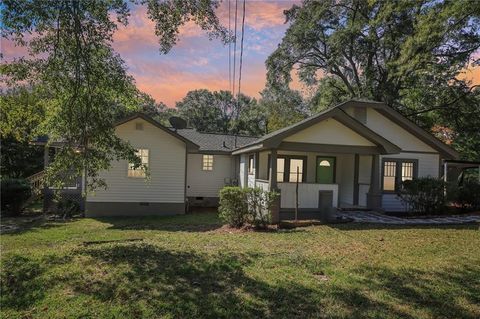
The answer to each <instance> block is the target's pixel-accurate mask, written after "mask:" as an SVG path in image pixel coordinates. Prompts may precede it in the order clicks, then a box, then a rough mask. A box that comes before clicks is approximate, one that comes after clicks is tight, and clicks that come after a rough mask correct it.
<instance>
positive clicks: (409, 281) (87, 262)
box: [0, 214, 480, 318]
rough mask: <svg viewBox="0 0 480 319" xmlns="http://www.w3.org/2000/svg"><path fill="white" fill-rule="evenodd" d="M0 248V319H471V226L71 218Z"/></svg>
mask: <svg viewBox="0 0 480 319" xmlns="http://www.w3.org/2000/svg"><path fill="white" fill-rule="evenodd" d="M127 239H143V240H141V241H131V242H129V241H126V240H127ZM97 240H119V241H118V242H114V243H98V244H90V245H85V244H84V242H86V241H97ZM121 240H123V241H121ZM1 249H2V256H1V261H2V264H1V288H2V291H1V292H2V293H1V313H0V315H1V317H2V318H64V317H65V318H159V317H164V318H202V317H208V318H222V317H224V318H241V317H243V318H246V317H248V318H251V317H270V318H282V317H283V318H295V317H298V318H312V317H314V318H479V317H480V232H479V227H478V225H463V226H436V227H432V226H429V227H382V226H375V225H356V224H343V225H332V226H313V227H308V228H303V229H297V230H292V231H283V232H228V231H226V230H225V229H220V224H219V221H218V220H217V219H216V217H215V215H213V214H197V215H186V216H179V217H171V218H143V219H142V218H131V219H128V218H122V219H97V220H96V219H79V220H75V221H70V222H64V223H62V222H56V223H55V222H50V223H42V222H36V223H33V224H30V225H23V226H22V228H21V229H20V230H18V231H17V232H16V233H11V234H3V235H2V236H1Z"/></svg>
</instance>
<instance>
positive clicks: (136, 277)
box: [74, 244, 321, 318]
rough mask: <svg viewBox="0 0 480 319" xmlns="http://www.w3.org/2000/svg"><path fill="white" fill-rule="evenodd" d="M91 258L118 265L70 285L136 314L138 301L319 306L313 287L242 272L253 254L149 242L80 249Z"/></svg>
mask: <svg viewBox="0 0 480 319" xmlns="http://www.w3.org/2000/svg"><path fill="white" fill-rule="evenodd" d="M81 253H82V254H86V255H89V256H91V257H93V258H94V260H95V262H96V263H108V264H109V265H110V266H112V267H113V268H114V269H116V270H117V271H116V272H115V273H109V274H108V275H107V276H105V277H104V278H102V279H100V280H99V278H90V279H91V280H89V279H88V278H87V279H86V280H85V278H84V280H82V281H80V282H77V284H76V285H75V287H74V290H75V291H77V292H79V293H82V294H88V295H92V296H94V297H95V298H98V299H99V300H100V301H102V302H107V301H109V300H116V301H118V302H120V303H128V304H129V307H130V309H129V312H130V313H129V314H128V316H140V317H142V316H143V315H144V314H143V313H142V310H141V307H140V304H142V303H147V305H148V306H147V307H148V308H151V309H154V313H155V314H156V315H157V316H159V317H162V316H166V317H174V318H199V317H202V318H225V317H229V318H232V317H236V318H238V317H243V318H245V317H249V318H251V317H265V316H270V317H282V316H286V314H288V317H292V316H294V317H295V316H297V317H304V316H305V315H308V314H313V313H318V312H321V306H320V305H319V304H318V303H312V302H311V295H312V293H313V291H312V290H309V289H307V288H305V287H302V286H299V285H295V284H290V285H285V286H282V287H272V286H269V285H267V284H265V283H262V282H260V281H256V280H254V279H252V278H250V277H248V276H246V275H245V273H244V267H247V266H248V265H250V264H251V263H252V262H254V261H255V260H256V259H257V258H258V257H259V256H257V255H255V254H249V255H246V254H218V255H214V256H207V255H200V254H196V253H195V252H174V251H168V250H164V249H160V248H157V247H155V246H153V245H149V244H137V245H117V246H113V247H96V248H92V249H83V250H82V252H81Z"/></svg>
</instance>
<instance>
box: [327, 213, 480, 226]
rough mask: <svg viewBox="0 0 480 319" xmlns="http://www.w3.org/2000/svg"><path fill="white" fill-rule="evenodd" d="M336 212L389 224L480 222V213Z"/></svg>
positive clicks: (356, 218) (366, 220)
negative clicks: (426, 215)
mask: <svg viewBox="0 0 480 319" xmlns="http://www.w3.org/2000/svg"><path fill="white" fill-rule="evenodd" d="M336 214H337V216H342V217H347V218H352V219H353V222H354V223H372V224H388V225H452V224H468V223H480V215H454V216H442V217H431V218H401V217H395V216H387V215H383V214H380V213H377V212H373V211H369V212H365V211H351V212H350V211H349V212H341V211H339V212H337V213H336Z"/></svg>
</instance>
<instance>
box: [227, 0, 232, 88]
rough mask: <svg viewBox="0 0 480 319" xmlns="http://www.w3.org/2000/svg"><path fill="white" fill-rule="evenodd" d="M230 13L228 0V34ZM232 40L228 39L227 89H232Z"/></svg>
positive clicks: (229, 31) (229, 30)
mask: <svg viewBox="0 0 480 319" xmlns="http://www.w3.org/2000/svg"><path fill="white" fill-rule="evenodd" d="M230 16H231V14H230V0H228V36H230V33H231V32H232V28H231V22H230V20H231V17H230ZM232 82H233V81H232V42H231V41H228V89H229V90H231V89H232Z"/></svg>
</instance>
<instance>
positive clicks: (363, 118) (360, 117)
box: [353, 107, 367, 124]
mask: <svg viewBox="0 0 480 319" xmlns="http://www.w3.org/2000/svg"><path fill="white" fill-rule="evenodd" d="M353 117H354V118H355V119H356V120H357V121H359V122H361V123H363V124H367V108H366V107H355V108H354V109H353Z"/></svg>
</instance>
